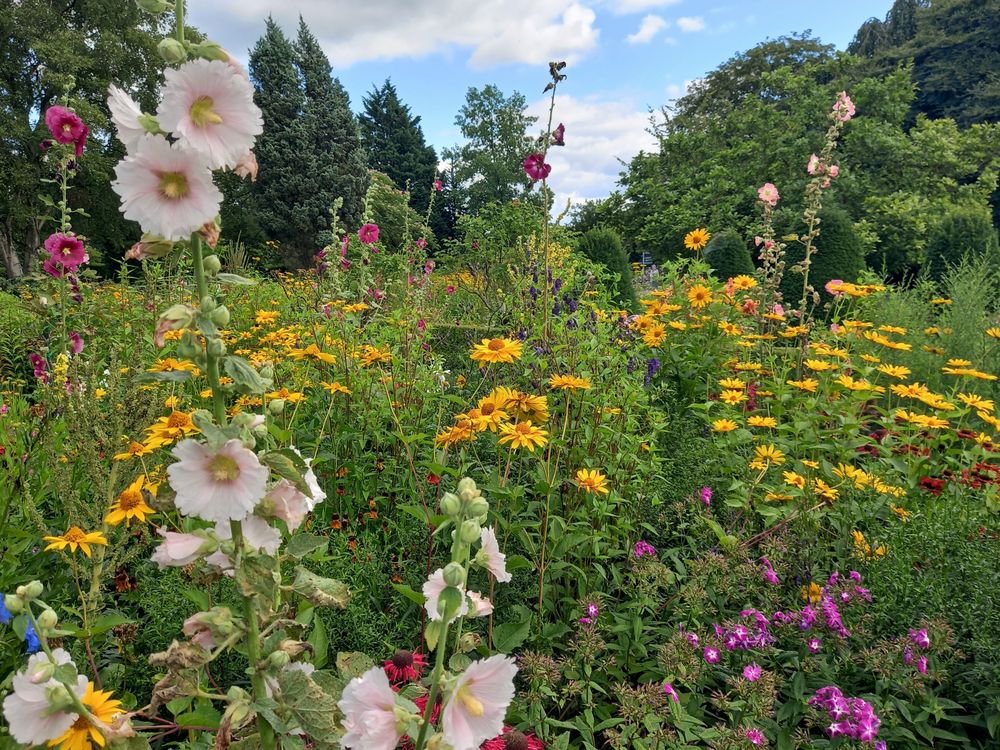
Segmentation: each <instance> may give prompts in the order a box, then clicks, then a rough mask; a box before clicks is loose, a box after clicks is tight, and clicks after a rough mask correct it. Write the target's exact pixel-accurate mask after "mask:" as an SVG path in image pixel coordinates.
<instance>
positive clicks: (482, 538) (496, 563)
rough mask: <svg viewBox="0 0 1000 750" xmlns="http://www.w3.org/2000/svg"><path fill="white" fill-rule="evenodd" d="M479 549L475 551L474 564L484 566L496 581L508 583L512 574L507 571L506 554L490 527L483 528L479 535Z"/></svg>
mask: <svg viewBox="0 0 1000 750" xmlns="http://www.w3.org/2000/svg"><path fill="white" fill-rule="evenodd" d="M479 543H480V545H481V546H480V550H479V552H477V553H476V564H477V565H480V566H481V567H483V568H486V569H487V570H488V571H490V573H492V574H493V577H494V578H496V579H497V582H498V583H509V582H510V580H511V578H512V576H511V574H510V573H508V572H507V555H505V554H504V553H503V552H501V551H500V544H499V543H498V542H497V534H496V532H495V531H494V530H493V529H492V528H487V529H483V530H482V532H481V533H480V535H479Z"/></svg>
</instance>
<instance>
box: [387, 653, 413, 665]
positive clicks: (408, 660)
mask: <svg viewBox="0 0 1000 750" xmlns="http://www.w3.org/2000/svg"><path fill="white" fill-rule="evenodd" d="M392 665H393V666H394V667H396V669H406V668H407V667H412V666H413V652H412V651H406V650H404V649H399V651H397V652H396V653H395V654H393V655H392Z"/></svg>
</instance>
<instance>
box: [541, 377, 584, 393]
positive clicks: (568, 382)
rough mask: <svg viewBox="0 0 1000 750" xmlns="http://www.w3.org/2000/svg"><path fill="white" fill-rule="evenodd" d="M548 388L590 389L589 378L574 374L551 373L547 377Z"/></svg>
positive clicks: (562, 389) (564, 389)
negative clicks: (551, 374)
mask: <svg viewBox="0 0 1000 750" xmlns="http://www.w3.org/2000/svg"><path fill="white" fill-rule="evenodd" d="M549 388H552V389H553V390H556V389H558V390H561V391H566V390H577V389H580V390H585V391H589V390H590V379H589V378H580V377H577V376H576V375H553V376H552V377H550V378H549Z"/></svg>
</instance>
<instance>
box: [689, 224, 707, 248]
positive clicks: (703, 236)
mask: <svg viewBox="0 0 1000 750" xmlns="http://www.w3.org/2000/svg"><path fill="white" fill-rule="evenodd" d="M710 239H712V235H711V234H710V233H709V231H708V230H707V229H703V228H701V229H692V230H691V231H690V232H688V233H687V234H685V235H684V247H686V248H687V249H688V250H701V249H702V248H703V247H705V245H707V244H708V241H709V240H710Z"/></svg>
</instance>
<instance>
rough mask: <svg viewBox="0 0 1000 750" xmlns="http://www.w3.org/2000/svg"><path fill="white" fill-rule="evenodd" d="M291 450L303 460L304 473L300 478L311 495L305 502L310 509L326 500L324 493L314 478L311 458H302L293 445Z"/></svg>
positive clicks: (314, 473)
mask: <svg viewBox="0 0 1000 750" xmlns="http://www.w3.org/2000/svg"><path fill="white" fill-rule="evenodd" d="M292 450H293V451H295V455H297V456H298V457H299V458H301V459H302V460H303V461H305V464H306V473H305V474H304V475H303V477H302V478H303V479H304V480H305V482H306V487H308V488H309V494H310V495H312V497H310V498H307V499H306V502H307V504H308V506H309V508H308V510H310V511H311V510H312V509H313V508H315V507H316V506H317V505H319V504H320V503H321V502H323V501H324V500H326V493H325V492H323V490H322V488H321V487H320V486H319V480H318V479H317V478H316V472H315V471H313V469H312V459H310V458H303V457H302V454H301V453H299V449H298V448H296V447H295V446H294V445H293V446H292Z"/></svg>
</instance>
